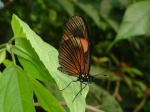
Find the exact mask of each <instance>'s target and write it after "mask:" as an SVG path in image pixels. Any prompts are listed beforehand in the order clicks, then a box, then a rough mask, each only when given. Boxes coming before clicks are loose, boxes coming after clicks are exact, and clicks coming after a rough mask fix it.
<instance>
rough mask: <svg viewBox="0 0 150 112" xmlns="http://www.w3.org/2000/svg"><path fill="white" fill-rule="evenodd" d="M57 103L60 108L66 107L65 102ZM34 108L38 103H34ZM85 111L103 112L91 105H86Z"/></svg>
mask: <svg viewBox="0 0 150 112" xmlns="http://www.w3.org/2000/svg"><path fill="white" fill-rule="evenodd" d="M59 103H60V105H61V106H66V105H67V104H66V103H65V102H59ZM34 106H36V107H37V106H40V105H39V103H38V102H35V103H34ZM86 109H87V110H90V111H92V112H104V111H102V110H99V109H97V108H96V107H93V106H91V105H86Z"/></svg>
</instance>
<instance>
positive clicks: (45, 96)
mask: <svg viewBox="0 0 150 112" xmlns="http://www.w3.org/2000/svg"><path fill="white" fill-rule="evenodd" d="M29 79H30V84H31V86H32V89H33V91H34V93H35V95H36V97H37V100H38V102H39V104H40V105H41V107H43V108H44V109H45V110H46V111H48V112H64V109H63V108H62V107H61V106H60V105H59V103H58V101H57V100H56V99H55V97H54V96H53V95H52V94H51V93H50V92H49V91H48V90H47V89H46V88H45V87H44V86H43V85H42V84H40V83H39V82H38V81H36V80H35V79H33V78H29Z"/></svg>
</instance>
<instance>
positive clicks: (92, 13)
mask: <svg viewBox="0 0 150 112" xmlns="http://www.w3.org/2000/svg"><path fill="white" fill-rule="evenodd" d="M73 2H74V3H75V4H76V5H77V6H78V7H80V8H81V9H82V10H83V11H84V12H85V13H87V14H88V15H89V16H90V17H91V18H92V19H93V21H94V22H95V23H96V25H97V26H98V27H99V28H100V17H99V14H98V11H97V9H95V8H94V6H93V5H92V4H90V3H88V4H84V3H82V2H79V1H75V0H73Z"/></svg>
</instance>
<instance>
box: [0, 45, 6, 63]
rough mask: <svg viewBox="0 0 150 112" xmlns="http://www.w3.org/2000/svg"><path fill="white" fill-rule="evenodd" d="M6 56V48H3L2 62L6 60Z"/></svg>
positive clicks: (0, 61) (0, 52)
mask: <svg viewBox="0 0 150 112" xmlns="http://www.w3.org/2000/svg"><path fill="white" fill-rule="evenodd" d="M5 58H6V49H5V48H4V49H1V50H0V64H1V63H2V62H3V61H4V60H5Z"/></svg>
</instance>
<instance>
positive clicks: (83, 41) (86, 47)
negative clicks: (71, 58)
mask: <svg viewBox="0 0 150 112" xmlns="http://www.w3.org/2000/svg"><path fill="white" fill-rule="evenodd" d="M80 41H81V43H82V46H83V50H84V52H87V50H88V42H87V40H85V39H82V38H80Z"/></svg>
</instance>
